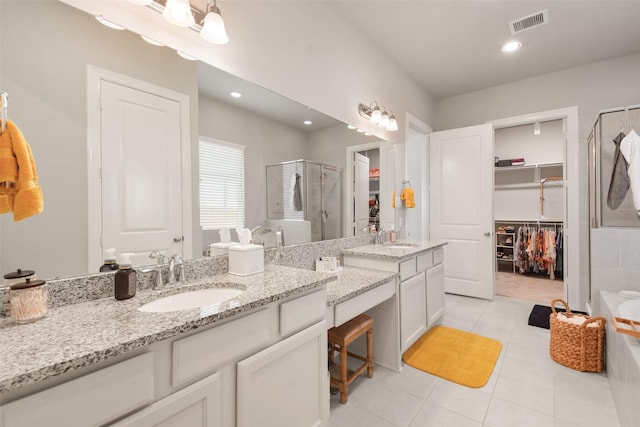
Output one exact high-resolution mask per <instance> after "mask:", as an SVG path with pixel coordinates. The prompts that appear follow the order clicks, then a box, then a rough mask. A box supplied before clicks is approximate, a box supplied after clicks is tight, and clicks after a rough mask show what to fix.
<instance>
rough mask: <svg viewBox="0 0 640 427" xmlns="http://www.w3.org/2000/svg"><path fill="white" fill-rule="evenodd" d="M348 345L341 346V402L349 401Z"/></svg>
mask: <svg viewBox="0 0 640 427" xmlns="http://www.w3.org/2000/svg"><path fill="white" fill-rule="evenodd" d="M347 372H348V370H347V346H346V345H344V346H342V347H340V385H339V387H338V388H339V389H340V403H347V391H348V389H349V383H348V382H347Z"/></svg>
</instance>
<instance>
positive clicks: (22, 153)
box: [0, 120, 44, 221]
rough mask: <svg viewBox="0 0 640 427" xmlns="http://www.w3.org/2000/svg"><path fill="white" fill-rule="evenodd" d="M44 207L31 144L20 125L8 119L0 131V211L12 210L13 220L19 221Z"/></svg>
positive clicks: (0, 212)
mask: <svg viewBox="0 0 640 427" xmlns="http://www.w3.org/2000/svg"><path fill="white" fill-rule="evenodd" d="M43 209H44V202H43V197H42V189H41V188H40V186H39V185H38V174H37V172H36V164H35V161H34V159H33V154H32V153H31V147H29V144H28V143H27V141H26V140H25V138H24V136H23V135H22V132H21V131H20V129H18V127H17V126H16V125H15V124H14V123H13V122H12V121H11V120H7V123H6V128H5V131H4V133H3V134H2V135H0V214H2V213H7V212H13V220H14V221H21V220H23V219H25V218H28V217H30V216H33V215H36V214H39V213H40V212H42V210H43Z"/></svg>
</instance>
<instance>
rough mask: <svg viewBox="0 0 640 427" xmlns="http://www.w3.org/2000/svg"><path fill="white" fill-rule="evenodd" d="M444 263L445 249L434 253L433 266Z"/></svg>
mask: <svg viewBox="0 0 640 427" xmlns="http://www.w3.org/2000/svg"><path fill="white" fill-rule="evenodd" d="M442 261H444V248H439V249H436V250H435V251H433V265H437V264H440V263H441V262H442Z"/></svg>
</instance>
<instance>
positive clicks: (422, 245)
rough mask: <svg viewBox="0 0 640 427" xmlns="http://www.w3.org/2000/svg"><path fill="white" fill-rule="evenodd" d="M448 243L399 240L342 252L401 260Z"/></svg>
mask: <svg viewBox="0 0 640 427" xmlns="http://www.w3.org/2000/svg"><path fill="white" fill-rule="evenodd" d="M446 244H447V242H442V241H432V240H418V241H415V240H412V241H410V242H409V241H398V242H397V243H384V244H379V245H366V246H358V247H356V248H351V249H344V250H343V251H342V253H343V254H344V255H354V256H366V257H374V258H385V259H393V260H401V259H403V258H408V257H410V256H413V255H417V254H419V253H421V252H426V251H428V250H432V249H436V248H439V247H442V246H444V245H446Z"/></svg>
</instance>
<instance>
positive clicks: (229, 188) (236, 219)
mask: <svg viewBox="0 0 640 427" xmlns="http://www.w3.org/2000/svg"><path fill="white" fill-rule="evenodd" d="M200 225H201V226H202V228H203V229H205V230H215V229H220V228H236V227H244V146H242V145H236V144H231V143H229V142H223V141H219V140H216V139H210V138H204V137H200Z"/></svg>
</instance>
